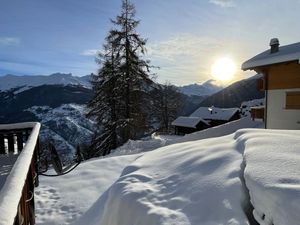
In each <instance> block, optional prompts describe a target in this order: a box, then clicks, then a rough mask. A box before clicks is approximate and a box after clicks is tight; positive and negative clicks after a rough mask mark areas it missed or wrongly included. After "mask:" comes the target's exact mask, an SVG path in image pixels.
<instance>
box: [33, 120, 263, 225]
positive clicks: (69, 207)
mask: <svg viewBox="0 0 300 225" xmlns="http://www.w3.org/2000/svg"><path fill="white" fill-rule="evenodd" d="M260 125H261V123H259V122H253V121H252V120H250V119H249V118H244V119H241V120H237V121H234V122H231V123H227V124H224V125H221V126H218V127H215V128H214V131H213V132H211V131H210V130H211V129H207V130H205V131H201V132H196V133H194V134H189V135H186V136H184V137H181V136H175V135H155V134H153V135H152V137H150V138H148V139H144V140H129V141H128V142H127V143H126V144H125V145H123V146H121V147H120V148H118V149H116V150H114V151H113V152H112V153H111V154H110V155H109V156H108V157H106V158H102V159H95V160H90V161H87V162H84V163H82V164H81V165H79V167H77V168H76V169H75V170H74V171H72V172H71V173H70V174H68V175H65V176H62V177H58V178H49V177H40V186H39V187H38V188H37V189H36V207H37V208H36V210H37V211H36V212H37V222H38V224H46V225H50V224H70V223H72V222H74V221H75V220H76V219H78V218H79V217H80V216H81V215H82V214H84V213H85V212H86V211H87V210H88V209H89V208H90V207H91V206H92V205H93V204H95V203H96V200H97V198H98V197H100V196H102V195H104V193H105V191H106V190H107V189H108V188H109V186H110V185H112V184H113V183H114V182H115V181H116V180H117V179H118V177H119V176H120V174H121V172H122V170H123V169H124V168H125V167H126V166H127V165H128V164H130V163H131V162H133V161H134V160H135V159H136V158H138V157H140V156H142V155H143V154H145V153H146V152H149V151H150V150H154V149H157V148H159V147H162V146H165V145H170V144H174V143H177V142H187V141H192V140H198V139H202V138H206V137H207V136H210V135H212V133H213V134H214V135H216V136H218V135H224V134H229V133H232V132H234V131H235V130H236V129H238V128H241V127H257V126H260ZM234 129H235V130H234ZM205 133H208V134H207V135H205ZM111 156H112V157H111ZM99 171H100V172H99ZM49 173H52V171H50V172H49ZM81 185H82V186H83V189H80V190H79V189H78V186H81ZM75 196H76V197H75ZM78 196H79V197H78ZM75 201H76V202H75ZM79 224H80V223H79Z"/></svg>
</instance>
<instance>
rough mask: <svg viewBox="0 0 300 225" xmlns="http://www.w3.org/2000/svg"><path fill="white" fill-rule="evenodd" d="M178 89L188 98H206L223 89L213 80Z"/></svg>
mask: <svg viewBox="0 0 300 225" xmlns="http://www.w3.org/2000/svg"><path fill="white" fill-rule="evenodd" d="M178 88H179V90H180V91H181V92H182V93H183V94H185V95H188V96H191V95H196V96H208V95H212V94H214V93H216V92H218V91H220V90H221V89H222V88H223V87H221V86H219V85H217V84H216V83H215V81H214V80H208V81H206V82H204V83H202V84H190V85H185V86H181V87H178Z"/></svg>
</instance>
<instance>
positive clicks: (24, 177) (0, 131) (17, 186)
mask: <svg viewBox="0 0 300 225" xmlns="http://www.w3.org/2000/svg"><path fill="white" fill-rule="evenodd" d="M39 130H40V124H39V123H20V124H7V125H0V154H6V155H8V157H9V156H12V155H13V156H16V157H17V159H16V161H15V163H14V164H13V165H12V169H11V171H10V172H9V174H8V176H7V178H6V181H5V183H4V185H3V187H2V189H1V191H0V225H12V224H14V225H29V224H30V225H32V224H35V213H34V208H35V206H34V187H36V186H38V170H37V169H38V167H37V161H38V155H39V138H38V136H39Z"/></svg>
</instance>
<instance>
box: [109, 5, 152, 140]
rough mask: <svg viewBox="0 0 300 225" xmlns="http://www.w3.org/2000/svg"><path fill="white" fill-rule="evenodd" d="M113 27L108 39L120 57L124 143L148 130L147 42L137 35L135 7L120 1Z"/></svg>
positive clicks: (148, 83)
mask: <svg viewBox="0 0 300 225" xmlns="http://www.w3.org/2000/svg"><path fill="white" fill-rule="evenodd" d="M112 22H113V24H114V25H115V27H116V28H115V29H113V30H112V31H111V33H110V39H111V40H112V43H113V44H114V46H116V51H117V52H118V55H119V58H120V68H119V72H120V74H121V76H122V84H121V86H120V88H121V89H122V90H123V96H124V99H123V110H124V111H123V112H122V113H121V115H122V116H123V118H122V119H123V122H124V123H123V124H124V129H123V132H122V138H123V141H124V142H125V141H127V140H128V139H135V138H137V137H139V136H141V135H143V133H144V132H145V131H146V130H147V129H148V127H149V124H148V121H149V118H148V112H147V111H148V110H147V109H146V108H145V107H144V106H145V105H146V103H147V101H148V97H149V96H148V94H147V92H148V90H147V86H149V85H152V83H153V82H152V81H151V80H150V78H149V68H150V66H149V61H147V60H144V59H143V58H142V56H143V55H144V54H145V51H146V49H145V45H146V39H143V38H141V37H140V35H139V34H138V33H137V32H136V27H137V26H138V24H139V21H138V20H136V19H135V7H134V5H133V4H132V3H130V2H129V1H128V0H123V4H122V11H121V15H119V16H117V18H116V20H114V21H112Z"/></svg>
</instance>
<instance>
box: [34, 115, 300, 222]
mask: <svg viewBox="0 0 300 225" xmlns="http://www.w3.org/2000/svg"><path fill="white" fill-rule="evenodd" d="M262 124H263V123H262V122H257V121H252V120H251V119H250V118H249V117H245V118H242V119H240V120H236V121H233V122H230V123H227V124H223V125H221V126H217V127H213V128H209V129H207V130H203V131H199V132H195V133H193V134H189V135H185V136H184V137H174V136H170V135H166V136H164V135H153V136H152V137H150V138H148V139H144V140H138V141H133V140H130V141H128V142H127V143H126V144H125V145H124V146H122V147H120V148H119V149H116V150H114V151H113V153H112V157H111V156H108V157H105V158H99V159H93V160H89V161H87V162H83V163H82V164H81V165H79V167H78V168H76V169H75V170H74V171H72V172H71V173H70V174H67V175H65V176H63V177H58V178H49V177H41V181H40V187H39V188H38V189H36V210H37V222H38V224H46V225H50V224H74V225H82V224H84V225H102V224H103V225H104V224H105V225H117V224H122V225H151V224H153V225H159V224H161V225H164V224H167V225H172V224H180V225H198V224H203V225H217V224H227V225H243V224H245V225H246V224H248V225H249V222H248V218H247V216H246V213H247V215H248V214H249V213H250V214H251V213H252V212H248V211H246V210H247V209H248V208H249V206H250V204H252V205H253V207H254V211H253V214H254V217H255V218H256V220H257V221H258V222H259V223H260V225H272V224H274V225H291V224H298V223H299V222H298V221H300V214H299V213H298V212H299V210H300V203H299V202H300V188H299V187H300V172H299V171H300V166H299V165H300V164H299V161H300V156H299V154H298V151H299V146H300V131H295V130H293V131H287V130H265V129H253V128H255V127H257V128H260V127H262ZM243 127H252V129H240V128H243ZM238 129H239V130H238ZM224 135H226V136H224ZM150 150H152V151H150ZM51 172H52V171H50V172H49V173H51ZM248 193H249V194H248Z"/></svg>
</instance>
